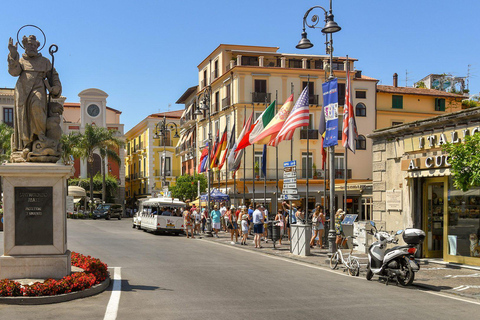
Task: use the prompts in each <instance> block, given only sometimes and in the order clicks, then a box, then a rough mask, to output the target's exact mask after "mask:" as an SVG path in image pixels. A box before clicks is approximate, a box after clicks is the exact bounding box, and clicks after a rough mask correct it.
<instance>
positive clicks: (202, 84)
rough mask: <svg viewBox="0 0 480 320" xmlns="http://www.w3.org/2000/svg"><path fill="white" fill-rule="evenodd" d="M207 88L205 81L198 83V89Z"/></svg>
mask: <svg viewBox="0 0 480 320" xmlns="http://www.w3.org/2000/svg"><path fill="white" fill-rule="evenodd" d="M206 86H207V79H203V80H202V81H200V88H205V87H206Z"/></svg>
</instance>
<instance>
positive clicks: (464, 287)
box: [452, 285, 480, 291]
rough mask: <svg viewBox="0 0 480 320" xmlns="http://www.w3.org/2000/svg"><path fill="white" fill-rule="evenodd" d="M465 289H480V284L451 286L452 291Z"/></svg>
mask: <svg viewBox="0 0 480 320" xmlns="http://www.w3.org/2000/svg"><path fill="white" fill-rule="evenodd" d="M467 289H480V286H467V285H461V286H458V287H455V288H453V289H452V290H454V291H464V290H467Z"/></svg>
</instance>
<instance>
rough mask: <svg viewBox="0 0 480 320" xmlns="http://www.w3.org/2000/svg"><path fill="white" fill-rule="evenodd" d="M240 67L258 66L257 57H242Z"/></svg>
mask: <svg viewBox="0 0 480 320" xmlns="http://www.w3.org/2000/svg"><path fill="white" fill-rule="evenodd" d="M242 65H244V66H258V57H248V56H242Z"/></svg>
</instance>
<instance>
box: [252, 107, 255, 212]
mask: <svg viewBox="0 0 480 320" xmlns="http://www.w3.org/2000/svg"><path fill="white" fill-rule="evenodd" d="M252 113H253V118H254V119H255V103H254V102H252ZM252 160H253V174H252V177H253V179H252V201H251V204H252V205H253V208H254V210H255V145H254V144H253V143H252Z"/></svg>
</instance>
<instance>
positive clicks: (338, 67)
mask: <svg viewBox="0 0 480 320" xmlns="http://www.w3.org/2000/svg"><path fill="white" fill-rule="evenodd" d="M332 70H345V65H344V64H343V62H332ZM344 91H345V90H344Z"/></svg>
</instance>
